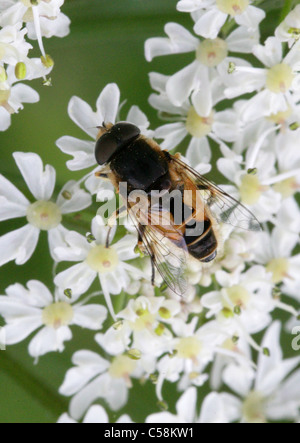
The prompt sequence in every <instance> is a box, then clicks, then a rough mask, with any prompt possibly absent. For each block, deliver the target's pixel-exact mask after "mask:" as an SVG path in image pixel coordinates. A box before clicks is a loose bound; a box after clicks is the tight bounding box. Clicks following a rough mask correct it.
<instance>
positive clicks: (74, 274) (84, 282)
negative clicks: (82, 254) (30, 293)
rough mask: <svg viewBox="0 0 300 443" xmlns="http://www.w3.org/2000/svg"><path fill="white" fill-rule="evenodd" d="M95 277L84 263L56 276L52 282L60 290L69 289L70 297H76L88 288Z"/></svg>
mask: <svg viewBox="0 0 300 443" xmlns="http://www.w3.org/2000/svg"><path fill="white" fill-rule="evenodd" d="M96 275H97V273H96V272H95V271H93V270H92V269H91V268H90V267H89V266H88V265H87V264H86V263H79V264H77V265H75V266H72V267H71V268H69V269H66V270H65V271H63V272H61V273H60V274H58V275H57V276H56V277H55V279H54V282H55V284H56V285H57V286H59V287H60V288H61V289H62V290H66V289H71V291H72V296H73V297H78V296H79V295H82V294H84V293H85V292H86V291H87V290H88V289H89V288H90V286H91V284H92V283H93V281H94V280H95V278H96Z"/></svg>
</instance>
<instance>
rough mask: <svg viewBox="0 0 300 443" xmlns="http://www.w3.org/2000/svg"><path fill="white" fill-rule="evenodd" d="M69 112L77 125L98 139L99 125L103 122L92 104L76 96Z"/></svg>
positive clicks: (72, 99)
mask: <svg viewBox="0 0 300 443" xmlns="http://www.w3.org/2000/svg"><path fill="white" fill-rule="evenodd" d="M68 113H69V116H70V118H71V119H72V120H73V122H74V123H76V125H77V126H79V127H80V128H81V129H83V131H85V132H86V133H87V134H88V135H90V136H91V137H92V138H93V139H94V140H96V137H97V133H98V129H97V126H99V125H101V124H102V122H99V121H98V117H97V115H96V113H95V112H93V110H92V108H91V107H90V105H88V104H87V103H86V102H85V101H83V100H82V99H81V98H79V97H76V96H74V97H72V98H71V100H70V102H69V106H68Z"/></svg>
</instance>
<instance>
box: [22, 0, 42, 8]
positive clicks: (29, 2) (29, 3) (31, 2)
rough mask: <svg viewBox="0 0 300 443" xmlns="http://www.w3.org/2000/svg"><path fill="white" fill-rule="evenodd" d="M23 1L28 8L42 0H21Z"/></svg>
mask: <svg viewBox="0 0 300 443" xmlns="http://www.w3.org/2000/svg"><path fill="white" fill-rule="evenodd" d="M21 2H22V3H23V5H25V6H26V8H31V7H32V6H37V5H38V4H39V3H40V2H41V0H21Z"/></svg>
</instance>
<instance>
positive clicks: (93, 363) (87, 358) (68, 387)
mask: <svg viewBox="0 0 300 443" xmlns="http://www.w3.org/2000/svg"><path fill="white" fill-rule="evenodd" d="M72 361H73V363H74V364H75V365H77V367H75V368H72V369H69V370H68V372H67V373H66V376H65V379H64V382H63V384H62V386H61V387H60V389H59V392H60V394H62V395H65V396H71V395H74V394H76V392H79V391H80V390H81V389H82V388H83V387H84V386H85V385H86V384H87V383H88V382H89V381H90V380H92V379H93V378H94V377H95V376H96V375H99V374H101V373H102V372H104V371H105V370H106V369H107V368H108V366H109V363H108V362H107V361H106V360H104V358H102V357H101V356H100V355H98V354H96V353H95V352H91V351H79V352H76V353H75V354H74V356H73V358H72Z"/></svg>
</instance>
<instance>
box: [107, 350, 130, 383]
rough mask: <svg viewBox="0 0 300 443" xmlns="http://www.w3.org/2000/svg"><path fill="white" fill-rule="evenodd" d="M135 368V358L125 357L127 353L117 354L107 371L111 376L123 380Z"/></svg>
mask: <svg viewBox="0 0 300 443" xmlns="http://www.w3.org/2000/svg"><path fill="white" fill-rule="evenodd" d="M135 368H136V361H135V360H133V359H131V358H130V357H127V355H118V356H117V357H115V358H114V359H113V361H112V362H111V365H110V368H109V370H108V373H109V374H110V376H111V377H113V378H124V379H125V380H128V379H129V376H130V374H132V372H133V371H134V370H135Z"/></svg>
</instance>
